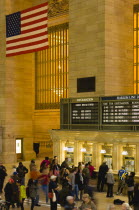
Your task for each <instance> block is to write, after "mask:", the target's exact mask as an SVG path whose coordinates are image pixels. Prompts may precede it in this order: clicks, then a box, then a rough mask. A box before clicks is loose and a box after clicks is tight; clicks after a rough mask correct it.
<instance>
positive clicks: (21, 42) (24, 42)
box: [7, 34, 48, 47]
mask: <svg viewBox="0 0 139 210" xmlns="http://www.w3.org/2000/svg"><path fill="white" fill-rule="evenodd" d="M44 39H47V41H48V35H46V34H45V35H44V36H39V37H36V38H34V39H27V40H22V41H20V42H16V43H10V44H7V47H15V46H20V47H21V45H23V44H26V43H33V42H35V41H39V40H44Z"/></svg>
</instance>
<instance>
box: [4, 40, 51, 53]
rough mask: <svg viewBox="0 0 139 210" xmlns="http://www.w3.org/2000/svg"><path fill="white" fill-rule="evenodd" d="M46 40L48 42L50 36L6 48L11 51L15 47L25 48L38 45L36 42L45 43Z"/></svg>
mask: <svg viewBox="0 0 139 210" xmlns="http://www.w3.org/2000/svg"><path fill="white" fill-rule="evenodd" d="M45 42H48V38H45V39H41V40H39V41H35V42H31V43H26V44H20V45H17V46H12V47H7V48H6V50H9V51H10V50H15V49H19V48H25V47H29V46H33V45H36V44H42V43H45Z"/></svg>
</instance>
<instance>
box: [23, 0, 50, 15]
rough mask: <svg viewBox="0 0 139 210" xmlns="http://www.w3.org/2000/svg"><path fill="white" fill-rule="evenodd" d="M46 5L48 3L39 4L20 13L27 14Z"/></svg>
mask: <svg viewBox="0 0 139 210" xmlns="http://www.w3.org/2000/svg"><path fill="white" fill-rule="evenodd" d="M47 5H48V2H45V3H43V4H39V5H37V6H34V7H31V8H29V9H25V10H22V13H26V12H29V11H32V10H36V9H39V8H41V7H45V6H47Z"/></svg>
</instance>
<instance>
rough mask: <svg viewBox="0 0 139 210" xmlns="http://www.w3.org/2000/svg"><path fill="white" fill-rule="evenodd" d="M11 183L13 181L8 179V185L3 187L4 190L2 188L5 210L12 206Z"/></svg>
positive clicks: (12, 191) (12, 193) (12, 192)
mask: <svg viewBox="0 0 139 210" xmlns="http://www.w3.org/2000/svg"><path fill="white" fill-rule="evenodd" d="M13 183H14V180H13V179H9V181H8V183H7V184H6V185H5V188H4V192H5V200H6V205H7V209H10V205H12V204H13V195H14V190H13V186H12V184H13Z"/></svg>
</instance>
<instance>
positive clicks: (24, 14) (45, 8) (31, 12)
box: [21, 6, 48, 17]
mask: <svg viewBox="0 0 139 210" xmlns="http://www.w3.org/2000/svg"><path fill="white" fill-rule="evenodd" d="M47 9H48V7H47V6H45V7H41V8H39V9H36V10H31V11H29V12H25V13H23V12H22V11H21V14H22V17H26V16H28V15H32V14H35V13H38V12H41V11H43V10H47Z"/></svg>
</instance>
